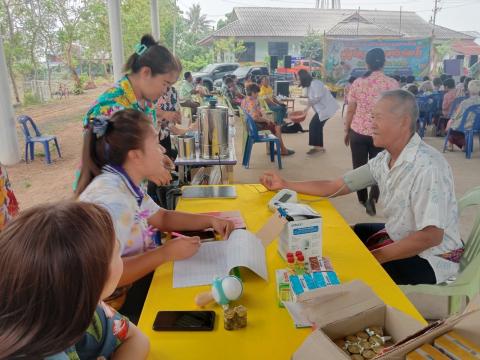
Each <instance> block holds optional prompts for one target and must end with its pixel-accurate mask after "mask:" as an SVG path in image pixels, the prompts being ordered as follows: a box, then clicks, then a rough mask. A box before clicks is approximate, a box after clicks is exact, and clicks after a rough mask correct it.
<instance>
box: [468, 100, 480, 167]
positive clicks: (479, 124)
mask: <svg viewBox="0 0 480 360" xmlns="http://www.w3.org/2000/svg"><path fill="white" fill-rule="evenodd" d="M473 112H475V119H474V120H473V126H472V128H471V129H467V130H465V156H466V158H467V159H471V158H472V152H473V140H474V139H473V138H474V137H475V134H477V135H478V138H479V141H480V105H476V106H475V108H474V109H473Z"/></svg>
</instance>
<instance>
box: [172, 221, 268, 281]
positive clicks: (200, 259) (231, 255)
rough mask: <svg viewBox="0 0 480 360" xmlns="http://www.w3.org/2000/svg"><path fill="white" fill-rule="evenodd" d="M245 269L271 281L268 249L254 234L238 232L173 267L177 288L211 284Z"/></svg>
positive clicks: (210, 243) (208, 245) (176, 262)
mask: <svg viewBox="0 0 480 360" xmlns="http://www.w3.org/2000/svg"><path fill="white" fill-rule="evenodd" d="M237 266H244V267H247V268H249V269H250V270H252V271H253V272H255V273H256V274H257V275H258V276H260V277H262V278H263V279H265V280H267V279H268V274H267V264H266V260H265V248H264V246H263V245H262V242H261V240H260V239H259V238H257V237H256V236H255V235H254V234H252V233H251V232H249V231H247V230H241V229H240V230H235V231H233V232H232V233H231V234H230V237H229V238H228V240H223V241H212V242H207V243H203V244H202V245H201V246H200V249H199V250H198V252H197V253H196V254H195V255H193V256H192V257H191V258H189V259H186V260H181V261H175V263H174V264H173V287H174V288H180V287H188V286H198V285H210V284H211V283H212V281H213V280H214V279H215V278H216V277H220V276H226V275H228V273H229V272H230V271H231V270H232V269H233V268H235V267H237Z"/></svg>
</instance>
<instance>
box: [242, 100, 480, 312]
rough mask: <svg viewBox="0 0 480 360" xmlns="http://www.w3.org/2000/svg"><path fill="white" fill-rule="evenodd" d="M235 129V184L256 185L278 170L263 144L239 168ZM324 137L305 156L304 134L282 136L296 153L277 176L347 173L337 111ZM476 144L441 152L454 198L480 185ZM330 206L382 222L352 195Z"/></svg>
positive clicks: (464, 222)
mask: <svg viewBox="0 0 480 360" xmlns="http://www.w3.org/2000/svg"><path fill="white" fill-rule="evenodd" d="M301 108H302V106H301V105H298V100H297V103H296V107H295V109H296V110H299V109H301ZM311 116H313V113H312V114H309V116H307V119H310V118H311ZM308 123H309V120H306V121H305V122H304V123H303V124H302V126H303V128H304V129H308ZM236 128H237V132H236V144H237V150H236V151H237V157H238V159H239V164H238V165H236V167H235V170H234V172H235V182H237V183H257V182H259V177H260V176H261V175H262V174H263V172H264V171H265V170H267V169H277V170H278V168H277V165H276V163H271V162H270V159H269V157H268V156H267V155H266V150H265V146H264V145H263V144H256V145H254V148H253V152H252V157H251V160H250V168H249V169H245V168H243V167H242V166H241V158H242V149H241V144H242V127H241V125H240V124H239V121H237V124H236ZM427 134H428V132H427ZM324 138H325V148H326V150H327V151H326V152H325V153H321V154H315V155H307V154H306V152H307V150H308V149H309V146H308V133H298V134H283V139H284V142H285V144H286V146H287V147H288V148H290V149H294V150H295V151H296V153H295V154H294V155H292V156H289V157H283V158H282V162H283V170H280V171H279V173H280V174H281V176H283V177H285V178H287V179H292V180H293V179H294V180H308V179H330V178H335V177H338V176H341V175H342V174H344V173H345V172H346V171H348V170H350V169H351V168H352V163H351V154H350V149H349V148H347V147H346V146H345V145H344V144H343V119H342V117H341V113H340V111H339V112H338V113H337V114H336V115H335V117H333V118H331V119H330V120H328V122H327V124H326V125H325V127H324ZM425 141H426V142H427V143H428V144H430V145H432V146H433V147H434V148H436V149H438V150H439V151H441V149H442V147H443V138H439V137H438V138H437V137H428V136H427V137H425ZM478 144H479V143H478V139H476V141H475V148H474V153H473V155H472V159H470V160H468V159H466V158H465V154H464V153H463V152H461V151H459V150H457V151H454V152H446V153H445V158H446V159H447V161H448V162H449V164H450V166H451V167H452V170H453V174H454V179H455V191H456V196H457V199H459V198H460V197H461V196H462V195H463V194H464V193H465V192H466V191H467V190H469V189H471V188H472V187H475V186H479V185H480V151H479V147H478ZM332 203H333V204H334V205H335V207H336V208H337V210H338V211H339V212H340V213H341V214H342V216H343V217H344V218H345V219H346V220H347V222H349V223H351V224H355V223H359V222H384V218H383V216H382V209H381V208H380V206H377V216H375V217H371V216H369V215H367V214H366V213H365V208H364V207H363V206H361V205H360V204H359V203H358V201H357V197H356V194H350V195H346V196H343V197H340V198H336V199H332ZM475 211H476V210H475V209H471V210H467V211H466V212H465V213H464V214H462V216H461V220H460V223H461V233H462V237H463V239H466V238H467V237H468V234H469V231H470V226H471V224H472V222H473V218H474V215H475ZM425 301H430V300H425V299H423V300H422V302H423V303H425ZM430 304H431V303H430ZM434 304H436V305H437V306H434V308H435V309H434V311H433V314H434V315H431V316H429V317H430V318H432V317H438V316H437V315H435V314H437V313H443V312H444V311H445V302H444V301H441V300H439V299H437V300H435V301H434ZM417 305H418V307H419V308H423V306H422V304H417ZM430 308H431V306H430ZM427 315H429V314H427Z"/></svg>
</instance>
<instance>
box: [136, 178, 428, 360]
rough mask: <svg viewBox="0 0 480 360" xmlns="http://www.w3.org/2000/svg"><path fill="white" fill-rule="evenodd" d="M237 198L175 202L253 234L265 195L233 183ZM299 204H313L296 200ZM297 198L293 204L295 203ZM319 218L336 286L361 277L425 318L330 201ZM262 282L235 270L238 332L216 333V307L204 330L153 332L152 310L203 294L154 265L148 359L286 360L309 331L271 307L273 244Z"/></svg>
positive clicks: (179, 305)
mask: <svg viewBox="0 0 480 360" xmlns="http://www.w3.org/2000/svg"><path fill="white" fill-rule="evenodd" d="M236 187H237V195H238V198H237V199H205V200H185V199H182V200H181V201H180V202H179V204H178V207H177V209H178V210H182V211H189V212H205V211H214V210H220V211H227V210H240V211H241V212H242V215H243V217H244V218H245V221H246V223H247V227H248V229H249V230H251V231H252V232H256V231H257V230H259V229H260V228H261V227H262V225H263V224H264V223H265V221H266V220H267V219H268V218H269V217H270V216H271V212H270V210H269V209H268V207H267V203H268V201H269V200H270V198H271V197H272V196H273V193H272V192H264V191H265V189H264V188H263V186H261V185H237V186H236ZM300 199H301V200H302V199H304V200H307V199H313V198H311V197H306V196H300ZM301 200H300V201H301ZM310 205H311V206H312V207H313V208H315V209H316V210H317V211H319V212H320V214H321V215H322V217H323V219H324V225H323V242H324V244H323V251H324V256H328V257H329V258H330V259H331V261H332V264H333V266H334V268H335V270H336V271H337V273H338V276H339V278H340V281H341V282H346V281H350V280H353V279H361V280H363V281H364V282H366V283H367V284H368V285H370V286H371V287H372V288H373V290H374V291H375V292H376V293H377V295H378V296H380V297H381V298H382V299H383V300H384V301H385V303H387V304H389V305H391V306H394V307H396V308H398V309H400V310H402V311H404V312H406V313H407V314H409V315H411V316H413V317H414V318H416V319H418V320H420V321H424V319H423V318H422V316H421V315H420V314H419V313H418V311H417V310H416V309H415V307H414V306H413V305H412V304H411V303H410V302H409V300H408V299H407V298H406V297H405V295H404V294H403V293H402V291H401V290H400V289H399V288H398V286H396V285H395V284H394V283H393V281H392V280H391V279H390V277H389V276H388V275H387V274H386V273H385V272H384V270H383V268H382V267H381V266H380V265H379V264H378V263H377V262H376V260H375V259H374V258H373V256H372V255H371V254H370V253H369V252H368V251H367V249H366V248H365V247H364V246H363V244H362V243H361V242H360V240H359V239H358V238H357V237H356V236H355V234H354V233H353V231H352V230H351V229H350V227H349V226H348V224H347V223H346V222H345V220H344V219H343V218H342V217H341V215H340V214H339V213H338V212H337V211H336V210H335V208H334V207H333V206H332V205H331V204H330V202H329V201H326V200H324V201H319V202H315V203H311V204H310ZM267 262H268V273H269V282H266V281H264V280H262V279H261V278H260V277H258V276H255V275H253V274H252V273H250V272H248V271H247V270H245V269H242V278H243V281H244V294H243V296H242V298H241V299H240V300H239V301H238V302H237V303H238V304H242V305H245V306H246V307H247V308H248V325H247V327H246V328H245V329H241V330H235V331H227V330H225V329H224V328H223V316H222V310H221V308H220V306H219V305H212V306H210V307H208V308H207V309H213V310H215V312H216V314H217V319H216V324H215V329H214V331H211V332H198V333H194V332H155V331H153V330H152V324H153V320H154V318H155V316H156V313H157V311H159V310H195V309H196V306H195V304H194V297H195V295H196V294H197V293H199V292H202V291H206V290H208V289H209V287H207V286H201V287H200V286H199V287H192V288H182V289H173V288H172V270H173V264H167V265H164V266H161V267H160V268H158V269H157V270H156V272H155V276H154V278H153V281H152V285H151V287H150V291H149V293H148V297H147V300H146V302H145V306H144V309H143V312H142V315H141V318H140V322H139V327H140V329H141V330H142V331H143V332H144V333H145V334H146V335H147V336H148V337H149V339H150V343H151V354H150V359H162V360H168V359H205V360H207V359H208V360H211V359H222V360H223V359H229V360H230V359H247V360H249V359H290V356H291V355H292V353H293V352H294V351H295V349H296V348H298V346H299V345H300V344H301V343H302V342H303V341H304V339H305V338H306V337H307V335H308V334H309V333H310V332H311V330H310V329H296V328H295V327H294V325H293V321H292V320H291V318H290V316H289V315H288V313H287V311H286V310H285V309H282V308H279V307H278V306H277V296H276V284H275V273H274V272H275V269H280V268H285V262H284V261H283V259H282V258H281V257H280V255H279V254H278V253H277V242H276V241H275V242H273V243H272V244H270V245H269V247H268V249H267Z"/></svg>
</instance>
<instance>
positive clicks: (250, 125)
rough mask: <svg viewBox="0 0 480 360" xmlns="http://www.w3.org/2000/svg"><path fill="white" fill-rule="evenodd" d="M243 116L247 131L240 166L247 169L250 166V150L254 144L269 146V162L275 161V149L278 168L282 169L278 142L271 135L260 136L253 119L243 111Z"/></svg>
mask: <svg viewBox="0 0 480 360" xmlns="http://www.w3.org/2000/svg"><path fill="white" fill-rule="evenodd" d="M243 113H244V116H245V123H246V126H247V130H248V137H247V142H246V144H245V151H244V154H243V161H242V165H243V166H244V167H245V168H246V169H248V168H249V166H250V156H251V155H252V148H253V145H254V144H255V143H268V144H269V145H270V161H271V162H274V161H275V148H276V151H277V161H278V168H279V169H282V155H281V148H280V140H279V139H278V137H276V136H275V135H273V134H271V133H270V134H267V135H260V134H259V132H258V129H257V125H256V124H255V121H254V120H253V118H252V117H251V116H250V115H249V114H247V113H246V112H245V111H243Z"/></svg>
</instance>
